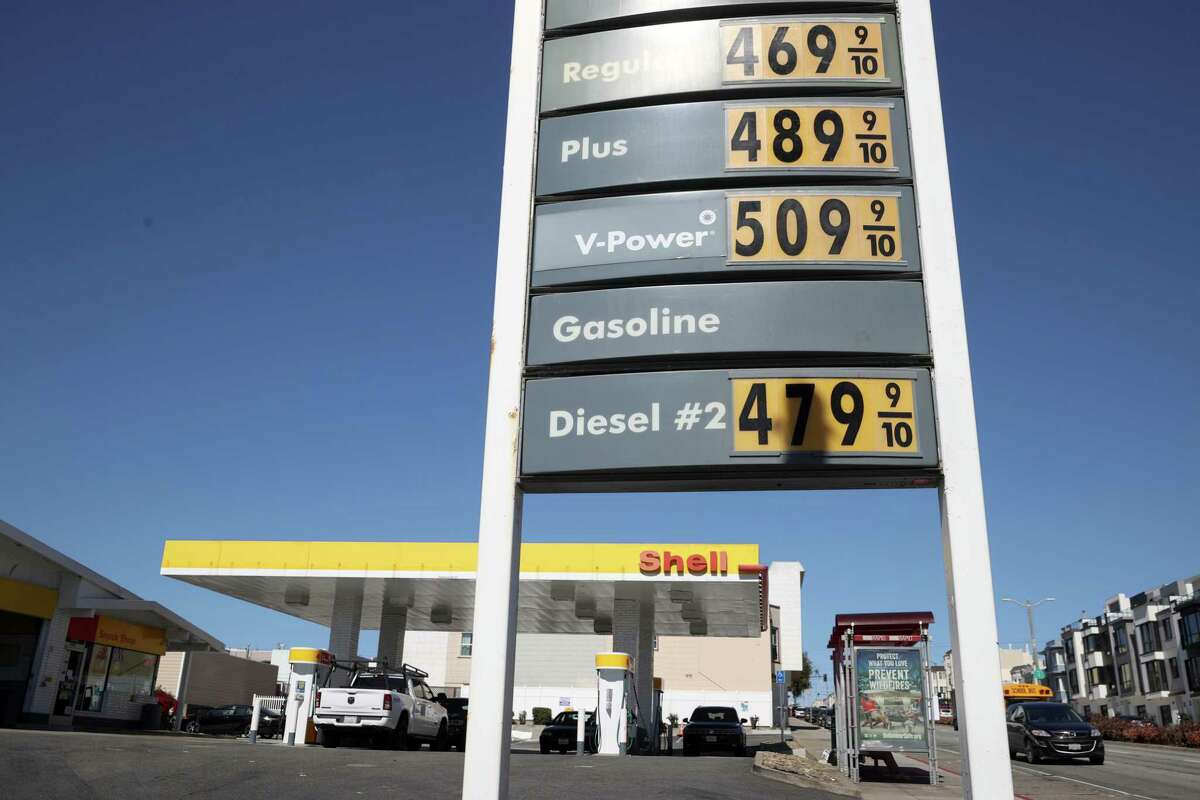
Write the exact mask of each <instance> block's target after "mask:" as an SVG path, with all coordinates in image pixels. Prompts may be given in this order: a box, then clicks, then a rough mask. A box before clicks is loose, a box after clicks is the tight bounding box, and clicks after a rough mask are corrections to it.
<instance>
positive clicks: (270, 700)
mask: <svg viewBox="0 0 1200 800" xmlns="http://www.w3.org/2000/svg"><path fill="white" fill-rule="evenodd" d="M286 702H287V698H286V697H278V696H273V695H259V694H256V695H254V698H253V699H252V700H251V701H250V707H251V708H252V709H253V712H252V713H251V715H250V731H249V733H248V734H247V735H248V736H249V737H250V741H251V742H252V743H253V742H257V741H258V725H259V723H260V722H261V721H262V712H263V711H264V710H265V711H273V712H275V714H276V715H277V716H278V717H279V734H280V736H282V735H283V706H284V704H285V703H286Z"/></svg>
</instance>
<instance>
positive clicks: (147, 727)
mask: <svg viewBox="0 0 1200 800" xmlns="http://www.w3.org/2000/svg"><path fill="white" fill-rule="evenodd" d="M140 727H141V729H142V730H144V731H156V730H158V729H159V728H161V727H162V706H160V705H159V704H158V703H146V704H145V705H144V706H142V716H141V726H140Z"/></svg>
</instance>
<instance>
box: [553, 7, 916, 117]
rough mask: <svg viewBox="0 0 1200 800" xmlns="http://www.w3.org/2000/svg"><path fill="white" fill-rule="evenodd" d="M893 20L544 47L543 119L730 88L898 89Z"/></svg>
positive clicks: (785, 24) (656, 28) (667, 33)
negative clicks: (640, 100) (567, 112)
mask: <svg viewBox="0 0 1200 800" xmlns="http://www.w3.org/2000/svg"><path fill="white" fill-rule="evenodd" d="M900 74H901V72H900V48H899V43H898V40H897V38H896V20H895V17H892V16H887V15H880V14H875V15H850V16H847V15H841V16H829V15H810V16H791V17H767V18H755V19H725V20H715V19H713V20H697V21H690V22H675V23H670V24H666V25H647V26H643V27H637V28H619V29H617V30H612V31H602V32H600V33H592V34H587V35H583V36H570V37H564V38H561V39H552V40H550V41H548V42H546V47H545V50H544V52H543V57H542V113H548V112H556V111H563V110H565V109H571V108H580V107H584V106H590V105H598V104H603V103H612V102H616V101H624V100H634V99H638V98H656V99H658V100H662V99H666V98H669V97H671V96H673V95H679V94H695V93H698V92H711V93H715V92H718V91H721V90H723V89H726V88H728V87H734V86H736V87H779V86H797V87H800V86H819V87H821V88H822V89H859V90H861V89H897V88H899V87H900Z"/></svg>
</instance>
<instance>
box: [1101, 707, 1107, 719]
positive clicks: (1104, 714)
mask: <svg viewBox="0 0 1200 800" xmlns="http://www.w3.org/2000/svg"><path fill="white" fill-rule="evenodd" d="M1100 716H1102V717H1107V716H1108V706H1100Z"/></svg>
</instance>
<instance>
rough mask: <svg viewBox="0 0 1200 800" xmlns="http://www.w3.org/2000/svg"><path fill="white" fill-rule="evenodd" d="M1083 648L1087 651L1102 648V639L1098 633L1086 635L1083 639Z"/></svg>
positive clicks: (1091, 651) (1090, 651) (1097, 650)
mask: <svg viewBox="0 0 1200 800" xmlns="http://www.w3.org/2000/svg"><path fill="white" fill-rule="evenodd" d="M1083 649H1084V651H1085V652H1088V653H1096V652H1099V651H1101V650H1103V649H1104V640H1103V639H1102V638H1101V637H1100V634H1098V633H1093V634H1090V635H1089V636H1086V637H1085V638H1084V640H1083Z"/></svg>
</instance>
